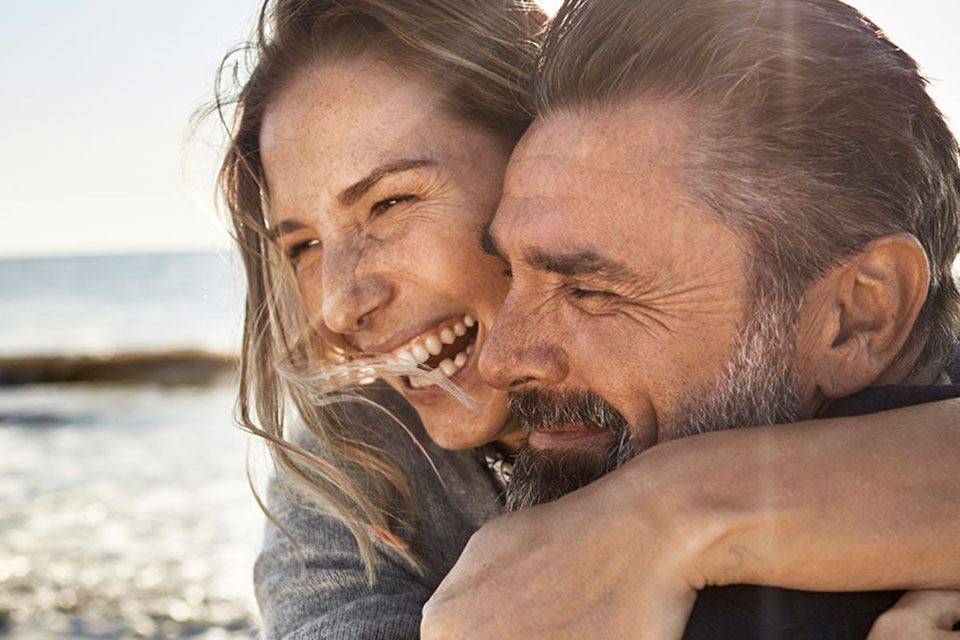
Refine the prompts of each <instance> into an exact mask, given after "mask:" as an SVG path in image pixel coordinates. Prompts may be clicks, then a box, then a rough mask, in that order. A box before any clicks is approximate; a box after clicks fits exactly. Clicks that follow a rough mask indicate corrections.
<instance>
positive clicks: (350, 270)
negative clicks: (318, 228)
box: [321, 243, 393, 335]
mask: <svg viewBox="0 0 960 640" xmlns="http://www.w3.org/2000/svg"><path fill="white" fill-rule="evenodd" d="M322 278H323V285H322V286H323V307H322V310H321V311H322V315H323V322H324V324H325V325H326V326H327V328H328V329H330V330H331V331H333V332H335V333H340V334H344V335H350V334H353V333H357V332H358V331H360V330H361V329H369V328H370V326H371V324H372V321H373V319H374V318H375V316H376V315H377V311H378V310H379V309H381V308H383V307H384V306H385V305H386V304H387V302H389V300H390V298H391V296H392V292H393V288H392V286H391V284H390V280H389V278H388V276H387V274H384V273H382V270H375V269H372V268H371V267H370V265H369V261H368V260H365V259H364V255H363V251H362V250H361V249H360V248H359V247H357V246H355V245H353V244H350V243H342V244H338V245H335V246H331V247H325V248H324V256H323V274H322Z"/></svg>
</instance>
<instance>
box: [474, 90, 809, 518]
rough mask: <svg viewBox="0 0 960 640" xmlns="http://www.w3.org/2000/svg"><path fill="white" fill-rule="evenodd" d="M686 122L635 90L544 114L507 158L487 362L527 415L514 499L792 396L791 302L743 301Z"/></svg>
mask: <svg viewBox="0 0 960 640" xmlns="http://www.w3.org/2000/svg"><path fill="white" fill-rule="evenodd" d="M691 138H692V136H691V131H690V129H689V127H688V126H687V123H686V122H685V121H684V119H683V118H682V117H681V115H680V114H679V112H672V111H671V110H670V109H668V108H664V107H663V106H659V107H657V108H655V109H654V108H649V107H646V106H644V105H642V104H633V105H631V106H629V107H624V108H619V109H611V110H603V111H591V112H589V113H567V114H558V115H553V116H550V117H549V118H547V119H545V120H543V121H540V122H538V123H537V124H535V126H534V127H533V128H532V129H531V131H530V132H529V133H528V134H527V136H526V137H525V138H524V139H523V140H522V141H521V143H520V145H519V146H518V148H517V150H516V151H515V153H514V155H513V157H512V159H511V161H510V166H509V168H508V172H507V177H506V183H505V188H504V196H503V200H502V201H501V204H500V208H499V210H498V212H497V215H496V217H495V219H494V222H493V224H492V226H491V229H490V240H491V241H492V244H493V245H494V246H495V248H496V250H497V252H499V253H500V254H502V255H503V257H504V258H505V259H507V260H508V261H509V263H510V267H511V270H512V273H513V283H512V286H511V289H510V292H509V294H508V296H507V299H506V302H505V304H504V306H503V308H502V309H501V311H500V315H499V316H498V319H497V322H496V324H495V325H494V327H493V329H492V331H491V333H490V335H489V337H488V339H487V343H486V345H485V347H484V350H483V352H482V354H481V359H480V370H481V374H482V375H483V376H484V377H485V378H486V379H487V380H488V381H489V382H491V383H492V384H494V385H496V386H499V387H501V388H504V389H507V390H508V391H511V392H512V393H511V396H512V405H513V408H514V410H515V412H516V413H517V414H518V415H519V417H520V418H521V421H522V422H523V423H524V424H525V426H526V427H527V428H528V429H529V430H530V438H529V448H528V450H527V451H526V452H525V453H524V454H523V455H522V456H521V459H520V460H519V462H518V469H517V470H515V479H514V482H517V483H518V485H519V486H520V490H521V492H524V491H525V492H527V493H529V494H530V495H524V496H522V497H520V498H519V499H515V502H516V504H515V505H514V506H525V505H526V504H529V503H532V502H537V501H542V500H546V499H551V498H553V497H557V496H558V495H559V494H562V493H564V492H566V491H568V490H571V489H573V488H576V487H577V486H579V485H580V484H583V483H585V482H589V481H590V480H592V479H594V478H595V477H597V476H598V475H601V474H602V473H604V472H605V471H606V470H609V469H610V468H612V467H615V466H618V465H619V464H621V463H622V462H623V461H624V460H625V459H627V458H628V457H629V456H630V455H633V454H635V453H637V452H639V451H641V450H643V449H645V448H647V447H649V446H651V445H653V444H655V443H657V442H660V441H664V440H670V439H673V438H677V437H682V436H684V435H690V434H691V433H696V432H698V431H705V430H712V429H718V428H726V427H730V426H746V424H748V423H753V424H756V423H761V422H767V421H769V420H770V419H774V418H779V419H790V418H793V417H796V415H797V414H798V413H799V411H798V408H797V406H796V398H795V394H794V393H793V388H794V384H793V379H792V366H791V361H792V352H793V332H792V324H793V323H792V322H791V321H790V315H791V314H790V313H789V311H787V310H786V309H780V308H766V307H765V306H763V305H761V304H759V303H758V304H757V305H755V304H753V301H752V300H751V299H750V291H749V289H750V282H751V281H750V278H749V272H748V264H749V261H748V256H747V254H746V250H745V246H744V244H743V243H742V242H741V241H740V239H739V238H738V237H737V236H736V235H735V234H734V233H733V232H732V231H731V230H730V229H729V228H727V227H726V226H725V225H723V224H721V223H720V222H719V221H718V220H717V219H716V218H715V217H713V216H711V215H710V214H709V213H708V212H707V211H706V210H705V208H704V207H703V206H702V205H700V204H698V203H696V202H695V201H694V200H693V198H691V197H690V195H689V194H690V189H689V187H688V186H687V184H688V183H687V181H688V180H689V178H690V175H691V173H690V168H689V167H687V166H685V165H686V156H685V154H684V150H685V147H686V145H688V144H690V141H691ZM774 307H776V305H774ZM517 475H519V478H518V477H517ZM551 476H553V478H552V479H551Z"/></svg>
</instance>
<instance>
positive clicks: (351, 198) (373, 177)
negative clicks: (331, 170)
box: [337, 158, 437, 207]
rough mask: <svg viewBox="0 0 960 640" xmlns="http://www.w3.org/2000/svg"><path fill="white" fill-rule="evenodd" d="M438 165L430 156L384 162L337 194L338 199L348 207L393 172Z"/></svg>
mask: <svg viewBox="0 0 960 640" xmlns="http://www.w3.org/2000/svg"><path fill="white" fill-rule="evenodd" d="M436 166H437V163H436V162H435V161H434V160H431V159H429V158H419V159H409V160H396V161H394V162H388V163H386V164H382V165H380V166H379V167H376V168H375V169H374V170H373V171H371V172H370V173H368V174H367V175H366V176H364V177H363V178H361V179H360V180H358V181H357V182H355V183H353V184H352V185H350V186H349V187H347V188H346V189H344V190H343V191H341V192H340V195H338V196H337V200H338V201H339V202H340V204H341V205H343V206H345V207H348V206H350V205H352V204H354V203H355V202H356V201H357V200H359V199H360V198H361V197H363V195H364V194H365V193H366V192H367V191H369V190H370V189H372V188H373V186H374V185H375V184H377V182H379V181H380V180H382V179H383V178H385V177H386V176H388V175H390V174H392V173H400V172H401V171H409V170H411V169H419V168H421V167H436Z"/></svg>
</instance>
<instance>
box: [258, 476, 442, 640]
mask: <svg viewBox="0 0 960 640" xmlns="http://www.w3.org/2000/svg"><path fill="white" fill-rule="evenodd" d="M268 505H269V507H268V508H269V509H270V512H271V514H272V515H273V517H275V518H276V519H277V521H278V522H280V523H281V524H282V526H283V527H284V528H285V529H287V531H288V532H289V533H290V535H291V537H292V538H293V541H294V542H296V545H295V544H294V542H292V541H291V540H290V539H288V538H287V536H286V535H285V534H284V533H283V532H282V531H280V529H278V528H277V527H276V526H275V525H274V524H272V523H268V524H267V528H266V533H265V536H264V545H263V549H262V550H261V553H260V556H259V558H258V559H257V563H256V566H255V569H254V581H255V584H256V593H257V601H258V603H259V605H260V611H261V616H262V624H263V637H264V638H265V639H266V640H274V639H280V638H282V639H284V640H294V639H298V638H317V639H322V640H360V639H361V638H363V639H370V640H410V639H411V638H418V637H419V630H420V609H421V608H422V607H423V604H424V602H426V600H427V598H429V596H430V593H431V591H432V589H431V587H430V586H428V585H426V584H424V583H423V582H422V581H421V580H420V579H419V577H418V576H417V575H416V574H414V573H413V571H412V570H410V569H408V568H406V567H404V566H403V565H401V564H400V563H399V562H396V561H393V560H392V559H391V558H389V557H388V556H387V555H386V554H385V553H379V554H378V560H382V562H379V563H378V567H377V569H378V571H377V583H376V585H375V586H374V587H373V588H371V587H370V586H369V585H368V583H367V575H366V572H365V571H364V568H363V563H362V562H361V560H360V552H359V549H358V548H357V543H356V541H355V540H354V538H353V535H352V534H351V533H350V531H349V530H348V529H347V527H346V526H344V525H343V524H342V523H341V522H339V521H338V520H337V519H336V518H334V517H332V516H328V515H323V514H320V513H317V512H315V511H312V510H308V509H305V508H302V507H301V506H299V505H298V504H296V503H294V502H293V501H292V500H290V499H289V498H288V497H286V496H284V495H283V494H282V492H281V491H279V490H277V489H276V488H275V487H273V488H271V491H270V495H269V498H268Z"/></svg>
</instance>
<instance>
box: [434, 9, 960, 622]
mask: <svg viewBox="0 0 960 640" xmlns="http://www.w3.org/2000/svg"><path fill="white" fill-rule="evenodd" d="M538 69H539V71H538V75H537V82H536V89H535V90H536V94H537V101H538V119H537V121H536V122H535V124H534V125H533V127H532V128H531V130H530V131H529V132H528V133H527V135H526V136H525V137H524V139H523V140H522V141H521V143H520V145H519V146H518V148H517V150H516V151H515V153H514V156H513V157H512V159H511V162H510V168H509V170H508V174H507V178H506V184H505V190H504V197H503V201H502V202H501V206H500V209H499V210H498V213H497V216H496V218H495V220H494V222H493V224H492V226H491V228H490V232H489V234H488V237H487V239H486V243H487V245H488V246H489V248H490V249H491V251H493V252H495V253H496V254H498V255H500V256H502V257H503V258H504V259H505V260H506V261H507V262H508V263H509V265H510V269H511V271H512V274H513V285H512V288H511V290H510V293H509V295H508V297H507V300H506V302H505V304H504V307H503V309H502V311H501V313H500V316H499V318H498V321H497V324H496V325H495V327H494V328H493V330H492V332H491V334H490V335H489V336H488V338H487V341H486V344H485V347H484V351H483V353H482V355H481V361H480V367H481V371H482V372H483V373H484V375H485V377H486V378H488V380H489V381H490V382H491V383H493V384H495V385H497V386H500V387H501V388H504V389H507V390H508V391H509V392H510V394H511V403H512V408H513V410H514V412H515V414H516V415H517V416H518V417H519V418H520V420H521V421H522V422H523V423H524V426H525V427H526V429H527V430H528V431H529V433H530V437H529V444H528V447H527V448H526V449H525V450H524V451H523V452H522V453H521V455H520V457H519V459H518V461H517V465H516V468H515V470H514V478H513V480H512V484H513V486H512V487H511V490H510V494H509V502H510V503H511V505H512V506H513V507H515V508H516V507H524V506H530V505H535V504H538V503H540V502H545V501H549V500H553V499H555V498H558V497H560V496H562V495H564V494H566V493H567V492H569V491H571V490H573V489H576V488H578V487H580V486H583V485H584V484H586V483H588V482H591V481H592V480H594V479H596V478H598V477H600V476H601V475H603V474H604V473H606V472H607V471H609V470H611V469H613V468H616V467H618V466H620V465H621V464H622V463H623V462H624V461H626V460H627V459H629V458H630V457H632V456H634V455H636V454H637V453H639V452H641V451H643V450H645V449H646V448H648V447H650V446H652V445H654V444H656V443H660V442H665V441H669V440H672V439H676V438H681V437H684V436H687V435H692V434H696V433H701V432H706V431H713V430H718V429H725V428H730V427H742V426H751V425H762V424H773V423H779V422H790V421H796V420H799V419H808V418H813V417H817V416H827V415H843V414H850V413H863V412H869V411H877V410H880V409H883V408H889V407H891V406H898V405H901V404H910V403H913V402H918V401H924V400H929V399H935V398H939V397H948V396H950V395H956V394H957V389H956V388H950V387H939V388H938V386H937V385H941V384H943V383H945V382H946V381H947V380H948V378H947V377H946V375H945V370H946V366H947V363H948V361H949V358H950V355H951V353H952V352H953V350H954V348H955V346H956V338H955V336H956V335H957V329H958V324H960V295H958V291H957V287H956V284H955V283H954V281H953V279H952V277H951V274H950V269H951V265H952V263H953V261H954V258H955V257H956V255H957V245H958V235H960V231H958V225H960V218H958V211H957V207H958V201H960V195H958V190H960V174H958V169H957V147H956V142H955V141H954V139H953V137H952V136H951V134H950V132H949V130H948V129H947V127H946V125H945V124H944V122H943V119H942V117H941V116H940V114H939V112H938V111H937V110H936V108H935V107H934V105H933V103H932V102H931V101H930V99H929V97H928V96H927V95H926V93H925V91H924V81H923V80H922V78H921V77H920V76H919V74H918V73H917V69H916V66H915V64H914V62H913V61H912V60H911V59H910V58H909V57H908V56H907V55H906V54H904V53H903V52H902V51H900V50H898V49H897V48H896V47H895V46H894V45H893V44H891V43H890V42H889V41H888V40H886V38H885V37H884V36H883V35H882V33H880V32H879V30H878V29H877V28H876V27H875V26H874V25H873V24H872V23H870V22H869V21H867V20H866V19H865V18H863V17H862V16H861V15H859V14H858V13H857V12H856V11H855V10H853V9H852V8H850V7H848V6H846V5H843V4H842V3H840V2H837V1H835V0H794V1H791V2H769V1H763V0H700V1H697V2H693V1H689V2H688V1H677V0H645V1H642V2H641V1H639V0H580V1H573V2H567V3H566V4H565V5H564V7H563V8H562V9H561V10H560V12H559V14H558V15H557V17H556V19H555V22H554V25H553V26H552V28H551V30H550V33H549V35H548V39H547V43H546V45H545V47H544V49H543V52H542V55H541V59H540V64H539V67H538ZM869 388H882V390H881V391H872V390H870V389H869ZM864 390H867V391H864ZM468 551H469V549H468ZM747 553H749V551H747ZM492 562H493V561H491V564H492ZM455 571H456V570H455ZM443 590H444V588H443V587H441V590H440V591H439V592H438V594H439V596H438V597H439V599H441V600H442V599H443V598H444V594H443ZM600 595H601V596H602V594H600ZM895 596H896V594H891V593H876V594H836V595H819V594H809V593H802V592H789V591H784V590H775V589H759V588H739V587H734V588H729V589H719V590H714V591H711V592H709V593H705V594H704V597H701V599H700V601H699V602H698V607H697V609H696V610H694V614H693V618H692V621H691V625H690V627H688V629H687V637H691V638H694V637H703V638H710V637H750V638H774V637H776V638H785V637H790V638H801V637H803V638H808V637H809V638H834V637H836V638H854V637H863V636H864V635H865V633H866V630H868V629H869V627H870V623H871V622H872V620H873V618H875V617H876V615H877V614H878V613H879V612H881V611H882V610H883V609H885V608H886V607H888V606H889V605H890V604H891V603H892V601H893V599H895ZM435 600H436V598H435ZM598 601H602V598H598ZM780 609H782V611H781V610H780ZM434 612H435V610H434V611H431V610H430V605H429V604H428V608H427V610H426V622H425V625H424V628H425V630H427V631H429V630H430V629H431V626H432V625H433V613H434ZM489 613H490V612H487V611H484V612H483V614H484V615H486V614H489ZM600 615H602V614H600ZM721 623H724V624H728V625H730V624H732V625H734V626H733V627H732V629H731V628H728V629H726V630H724V628H723V627H722V626H714V625H720V624H721ZM672 631H676V630H675V629H672V630H667V629H662V630H654V631H652V632H651V631H650V630H646V635H644V632H643V631H640V630H638V631H637V634H636V635H635V636H634V637H651V638H657V637H664V635H660V634H661V633H662V634H666V633H667V632H672ZM858 634H859V635H858ZM424 635H425V637H433V636H430V635H429V633H425V634H424ZM437 637H440V636H437ZM570 637H582V636H579V635H576V634H572V635H571V636H570ZM628 637H629V636H628Z"/></svg>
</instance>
